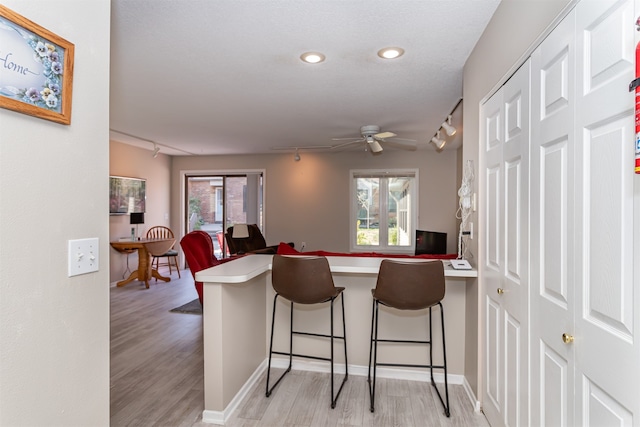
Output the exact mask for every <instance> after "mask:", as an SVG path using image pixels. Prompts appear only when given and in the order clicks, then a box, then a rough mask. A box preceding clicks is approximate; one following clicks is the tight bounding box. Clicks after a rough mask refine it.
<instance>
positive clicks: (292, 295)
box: [266, 255, 349, 409]
mask: <svg viewBox="0 0 640 427" xmlns="http://www.w3.org/2000/svg"><path fill="white" fill-rule="evenodd" d="M271 270H272V274H271V281H272V284H273V289H274V290H275V291H276V295H275V297H274V298H273V315H272V318H271V342H270V343H269V365H268V367H267V392H266V396H267V397H269V396H270V395H271V392H272V391H273V389H274V388H275V387H276V386H277V385H278V383H280V381H281V380H282V378H284V376H285V375H286V374H287V373H288V372H289V371H291V363H292V359H293V356H296V357H304V358H307V359H316V360H326V361H329V362H331V408H332V409H333V408H335V407H336V401H337V400H338V396H340V392H341V391H342V388H343V387H344V383H345V382H346V381H347V378H348V377H349V371H348V364H347V339H346V335H347V334H346V327H345V322H344V294H343V293H342V291H344V288H336V287H335V286H334V284H333V277H332V276H331V270H330V269H329V262H328V261H327V259H326V258H325V257H307V256H305V257H296V256H284V255H274V256H273V261H272V269H271ZM339 295H342V336H336V335H334V333H333V302H334V301H335V299H336V298H337V297H338V296H339ZM280 296H281V297H283V298H285V299H287V300H289V301H290V302H291V318H290V328H289V352H279V351H273V329H274V322H275V318H276V305H277V304H276V303H277V300H278V297H280ZM323 302H329V303H330V307H331V320H330V328H331V331H330V334H329V335H325V334H315V333H309V332H300V331H294V330H293V304H294V303H296V304H319V303H323ZM293 335H306V336H314V337H324V338H330V339H331V357H328V358H327V357H318V356H310V355H303V354H296V353H293ZM334 339H341V340H343V342H344V365H345V375H344V379H343V380H342V384H341V385H340V389H339V390H338V393H337V394H336V395H335V397H334V394H333V382H334V381H333V380H334V378H333V363H334V361H333V341H334ZM272 354H281V355H288V356H289V367H288V368H287V370H286V371H284V373H283V374H282V375H281V376H280V378H278V380H277V381H276V382H275V384H274V385H273V387H271V388H269V376H270V374H271V355H272Z"/></svg>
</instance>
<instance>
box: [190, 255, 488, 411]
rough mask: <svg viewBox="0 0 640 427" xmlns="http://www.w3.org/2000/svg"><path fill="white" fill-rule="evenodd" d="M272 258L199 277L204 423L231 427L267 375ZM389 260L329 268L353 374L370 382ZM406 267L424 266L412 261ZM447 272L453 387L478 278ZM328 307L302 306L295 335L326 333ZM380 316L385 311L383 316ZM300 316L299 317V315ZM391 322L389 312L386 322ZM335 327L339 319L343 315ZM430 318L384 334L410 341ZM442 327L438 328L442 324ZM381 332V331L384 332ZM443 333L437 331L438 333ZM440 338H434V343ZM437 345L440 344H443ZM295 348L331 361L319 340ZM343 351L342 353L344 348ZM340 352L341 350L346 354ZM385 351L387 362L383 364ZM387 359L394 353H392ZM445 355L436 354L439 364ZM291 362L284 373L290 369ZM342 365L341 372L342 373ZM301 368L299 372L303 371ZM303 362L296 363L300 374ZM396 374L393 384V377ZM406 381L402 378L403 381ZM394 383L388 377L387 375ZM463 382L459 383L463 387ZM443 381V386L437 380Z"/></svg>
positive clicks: (397, 319) (284, 338) (252, 258)
mask: <svg viewBox="0 0 640 427" xmlns="http://www.w3.org/2000/svg"><path fill="white" fill-rule="evenodd" d="M272 258H273V256H272V255H247V256H244V257H242V258H239V259H236V260H234V261H232V262H228V263H225V264H221V265H218V266H215V267H212V268H209V269H207V270H203V271H200V272H198V273H196V280H198V281H201V282H203V283H204V300H203V334H204V400H205V402H204V408H205V409H204V412H203V418H202V419H203V421H204V422H209V423H214V424H224V422H225V420H226V419H228V417H229V415H230V414H231V413H232V412H233V410H234V409H235V407H236V406H237V404H238V402H239V401H240V400H241V399H242V397H243V396H244V394H245V393H246V392H247V390H248V389H249V388H250V386H251V385H252V384H253V383H254V382H255V381H256V380H257V378H258V377H259V376H260V374H261V373H262V372H263V370H264V369H265V368H266V358H267V354H268V344H269V339H268V337H269V335H270V333H271V330H270V329H271V312H272V306H273V297H274V295H275V294H274V291H273V288H272V286H271V261H272ZM383 259H385V258H384V257H349V256H345V257H342V256H328V257H327V260H328V261H329V266H330V268H331V272H332V274H333V280H334V283H335V285H336V286H343V287H345V288H346V289H345V291H344V298H345V300H344V301H345V317H346V324H347V339H348V357H349V374H350V375H366V371H367V365H368V357H369V339H370V333H371V329H370V328H371V305H372V299H371V289H373V288H374V287H375V283H376V279H377V274H378V270H379V268H380V263H381V262H382V260H383ZM403 261H424V260H423V259H413V258H407V259H403ZM433 262H443V263H444V266H445V278H446V294H445V297H444V299H443V301H442V303H443V306H444V311H445V324H446V328H445V334H446V340H447V362H448V367H449V369H448V370H449V375H448V377H449V381H450V382H451V383H456V382H458V383H460V382H461V381H462V376H463V373H464V332H463V331H464V327H465V284H466V283H467V280H468V279H470V278H471V279H472V278H475V277H477V271H476V270H475V269H472V270H454V269H453V268H452V267H451V265H450V262H449V261H447V260H442V261H441V260H434V261H433ZM278 304H282V308H280V306H278V310H277V314H276V324H275V325H276V326H275V337H274V349H276V348H279V349H286V348H288V328H289V304H288V303H287V302H285V301H284V300H283V299H279V301H278ZM326 310H328V307H325V306H324V305H322V304H320V305H315V306H310V307H306V306H299V305H296V308H295V312H296V314H295V316H296V325H297V326H296V328H297V329H298V328H299V329H301V330H306V331H314V332H325V333H326V332H327V331H328V328H329V325H328V322H327V318H326V317H327V313H326ZM381 311H383V310H382V309H381ZM298 312H299V313H298ZM383 315H385V313H384V312H383V313H382V314H381V316H383ZM336 316H337V317H336V319H339V316H340V315H339V314H337V313H336ZM419 316H424V319H425V322H426V321H427V320H426V319H427V316H426V313H425V312H424V311H420V312H403V313H401V314H398V313H397V312H396V313H394V315H393V316H389V318H388V319H387V320H385V322H384V323H383V324H384V325H385V327H384V329H383V328H382V326H381V329H380V334H381V335H382V334H384V333H388V334H394V335H395V336H406V337H409V338H411V337H412V335H411V334H412V332H413V333H414V335H413V337H414V338H415V334H419V333H420V332H424V329H422V330H417V329H416V326H415V325H416V320H415V319H416V317H419ZM435 321H436V320H434V323H435ZM381 325H382V324H381ZM435 330H439V327H438V328H434V332H435ZM439 339H440V338H439V337H438V336H437V335H435V336H434V340H439ZM436 342H438V341H436ZM294 347H295V348H296V349H297V350H299V351H301V352H307V353H316V354H319V355H323V354H324V355H326V354H327V352H328V345H327V343H326V342H324V341H321V340H318V339H317V338H313V337H309V338H306V337H302V338H296V341H294ZM338 348H339V347H338ZM398 350H400V349H399V348H395V349H394V348H387V349H386V351H391V352H394V358H396V360H397V357H398V355H401V357H403V358H406V359H407V361H410V360H411V358H413V360H414V361H415V359H416V357H418V358H419V357H424V350H422V352H420V351H419V350H415V351H414V349H413V348H406V347H403V348H402V349H401V351H398ZM339 351H340V350H339ZM384 354H385V353H384V351H382V350H381V352H380V355H381V356H380V357H384ZM387 354H388V353H387ZM440 354H441V348H439V347H438V346H436V347H434V357H436V358H437V357H439V355H440ZM284 363H285V361H284V359H282V360H281V364H280V365H278V364H277V363H275V362H274V366H276V367H278V366H283V365H284ZM299 363H304V368H303V369H314V368H317V370H323V369H325V370H327V371H328V366H326V367H324V368H323V366H324V364H322V363H318V364H317V365H318V366H317V367H316V366H314V365H316V363H313V362H299ZM336 363H337V368H336V369H337V372H340V368H341V369H342V372H344V361H343V360H341V359H340V358H338V359H337V360H336ZM340 364H342V365H340ZM299 366H300V365H299ZM295 368H296V362H295V361H294V369H295ZM393 372H394V371H392V373H391V376H393V375H394V374H393ZM403 374H404V375H407V373H406V371H405V372H402V371H397V375H398V378H402V375H403ZM388 375H389V374H388ZM456 378H457V380H456ZM436 380H437V379H436Z"/></svg>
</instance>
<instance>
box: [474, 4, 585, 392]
mask: <svg viewBox="0 0 640 427" xmlns="http://www.w3.org/2000/svg"><path fill="white" fill-rule="evenodd" d="M572 2H573V0H571V1H570V0H503V1H502V2H501V3H500V6H498V9H497V10H496V12H495V14H494V16H493V18H492V19H491V21H490V22H489V25H488V26H487V28H486V29H485V31H484V33H483V34H482V37H481V38H480V40H479V41H478V43H477V44H476V46H475V48H474V50H473V52H472V53H471V55H470V56H469V59H468V60H467V62H466V63H465V68H464V74H463V96H464V104H463V115H464V131H465V133H464V146H463V161H466V160H473V162H474V167H475V170H476V181H475V189H476V191H477V189H478V181H479V180H480V179H481V177H479V176H478V173H477V171H478V158H479V146H478V141H479V138H480V136H479V133H478V132H479V125H480V124H479V117H480V103H481V102H482V100H483V99H484V98H486V97H487V96H488V95H489V94H490V92H491V91H492V90H493V89H494V88H496V87H497V86H498V85H499V84H502V83H504V79H505V78H507V77H509V75H510V74H512V73H513V71H515V67H516V66H519V65H520V64H521V63H522V60H523V55H528V53H530V50H531V47H532V45H533V44H534V43H535V42H536V40H537V39H538V37H539V36H540V35H541V34H542V33H544V32H545V30H546V29H547V28H548V27H549V26H550V25H551V24H552V23H553V22H554V19H555V18H556V17H557V16H558V15H559V14H560V13H561V12H562V10H563V9H564V8H565V7H566V6H567V4H569V3H572ZM481 204H482V194H480V193H479V195H478V212H480V211H481V209H482V208H481ZM470 221H472V222H474V224H477V225H476V227H474V229H475V230H478V233H477V238H476V239H474V240H473V241H471V251H472V252H473V253H474V254H475V255H476V259H477V255H478V251H479V250H481V249H479V248H481V247H482V238H483V236H482V233H483V226H482V224H480V223H478V217H477V214H474V215H473V216H472V219H471V220H470ZM478 280H479V281H481V280H482V278H479V279H478ZM467 319H468V322H467V328H466V335H467V343H466V346H465V350H466V362H465V373H466V377H467V380H468V381H469V383H470V385H471V387H472V388H473V390H474V391H476V393H477V390H478V370H479V367H478V363H479V361H480V360H481V359H479V358H478V352H479V351H482V349H481V348H480V347H479V343H478V323H477V319H478V283H475V284H474V285H473V286H468V287H467ZM476 395H477V394H476Z"/></svg>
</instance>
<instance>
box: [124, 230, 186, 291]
mask: <svg viewBox="0 0 640 427" xmlns="http://www.w3.org/2000/svg"><path fill="white" fill-rule="evenodd" d="M175 243H176V239H140V240H125V241H117V242H111V246H112V247H113V249H115V250H117V251H118V252H122V253H131V251H133V250H137V251H138V269H137V270H135V271H134V272H133V273H131V274H130V275H129V277H128V278H126V279H124V280H121V281H119V282H118V283H117V286H118V287H120V286H124V285H126V284H127V283H129V282H132V281H134V280H136V279H138V280H139V281H141V282H144V285H145V286H146V287H147V289H149V280H150V279H151V278H153V277H155V278H156V279H160V280H164V281H165V282H169V281H171V278H170V277H165V276H162V275H160V273H158V270H156V269H153V268H151V256H152V255H162V254H164V253H165V252H167V251H168V250H169V249H171V248H172V247H173V245H174V244H175Z"/></svg>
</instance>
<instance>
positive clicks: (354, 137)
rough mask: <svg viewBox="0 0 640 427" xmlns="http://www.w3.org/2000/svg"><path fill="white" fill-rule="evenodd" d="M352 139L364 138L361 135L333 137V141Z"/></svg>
mask: <svg viewBox="0 0 640 427" xmlns="http://www.w3.org/2000/svg"><path fill="white" fill-rule="evenodd" d="M350 139H358V140H359V139H362V137H360V136H352V137H351V138H331V140H332V141H348V140H350Z"/></svg>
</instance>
